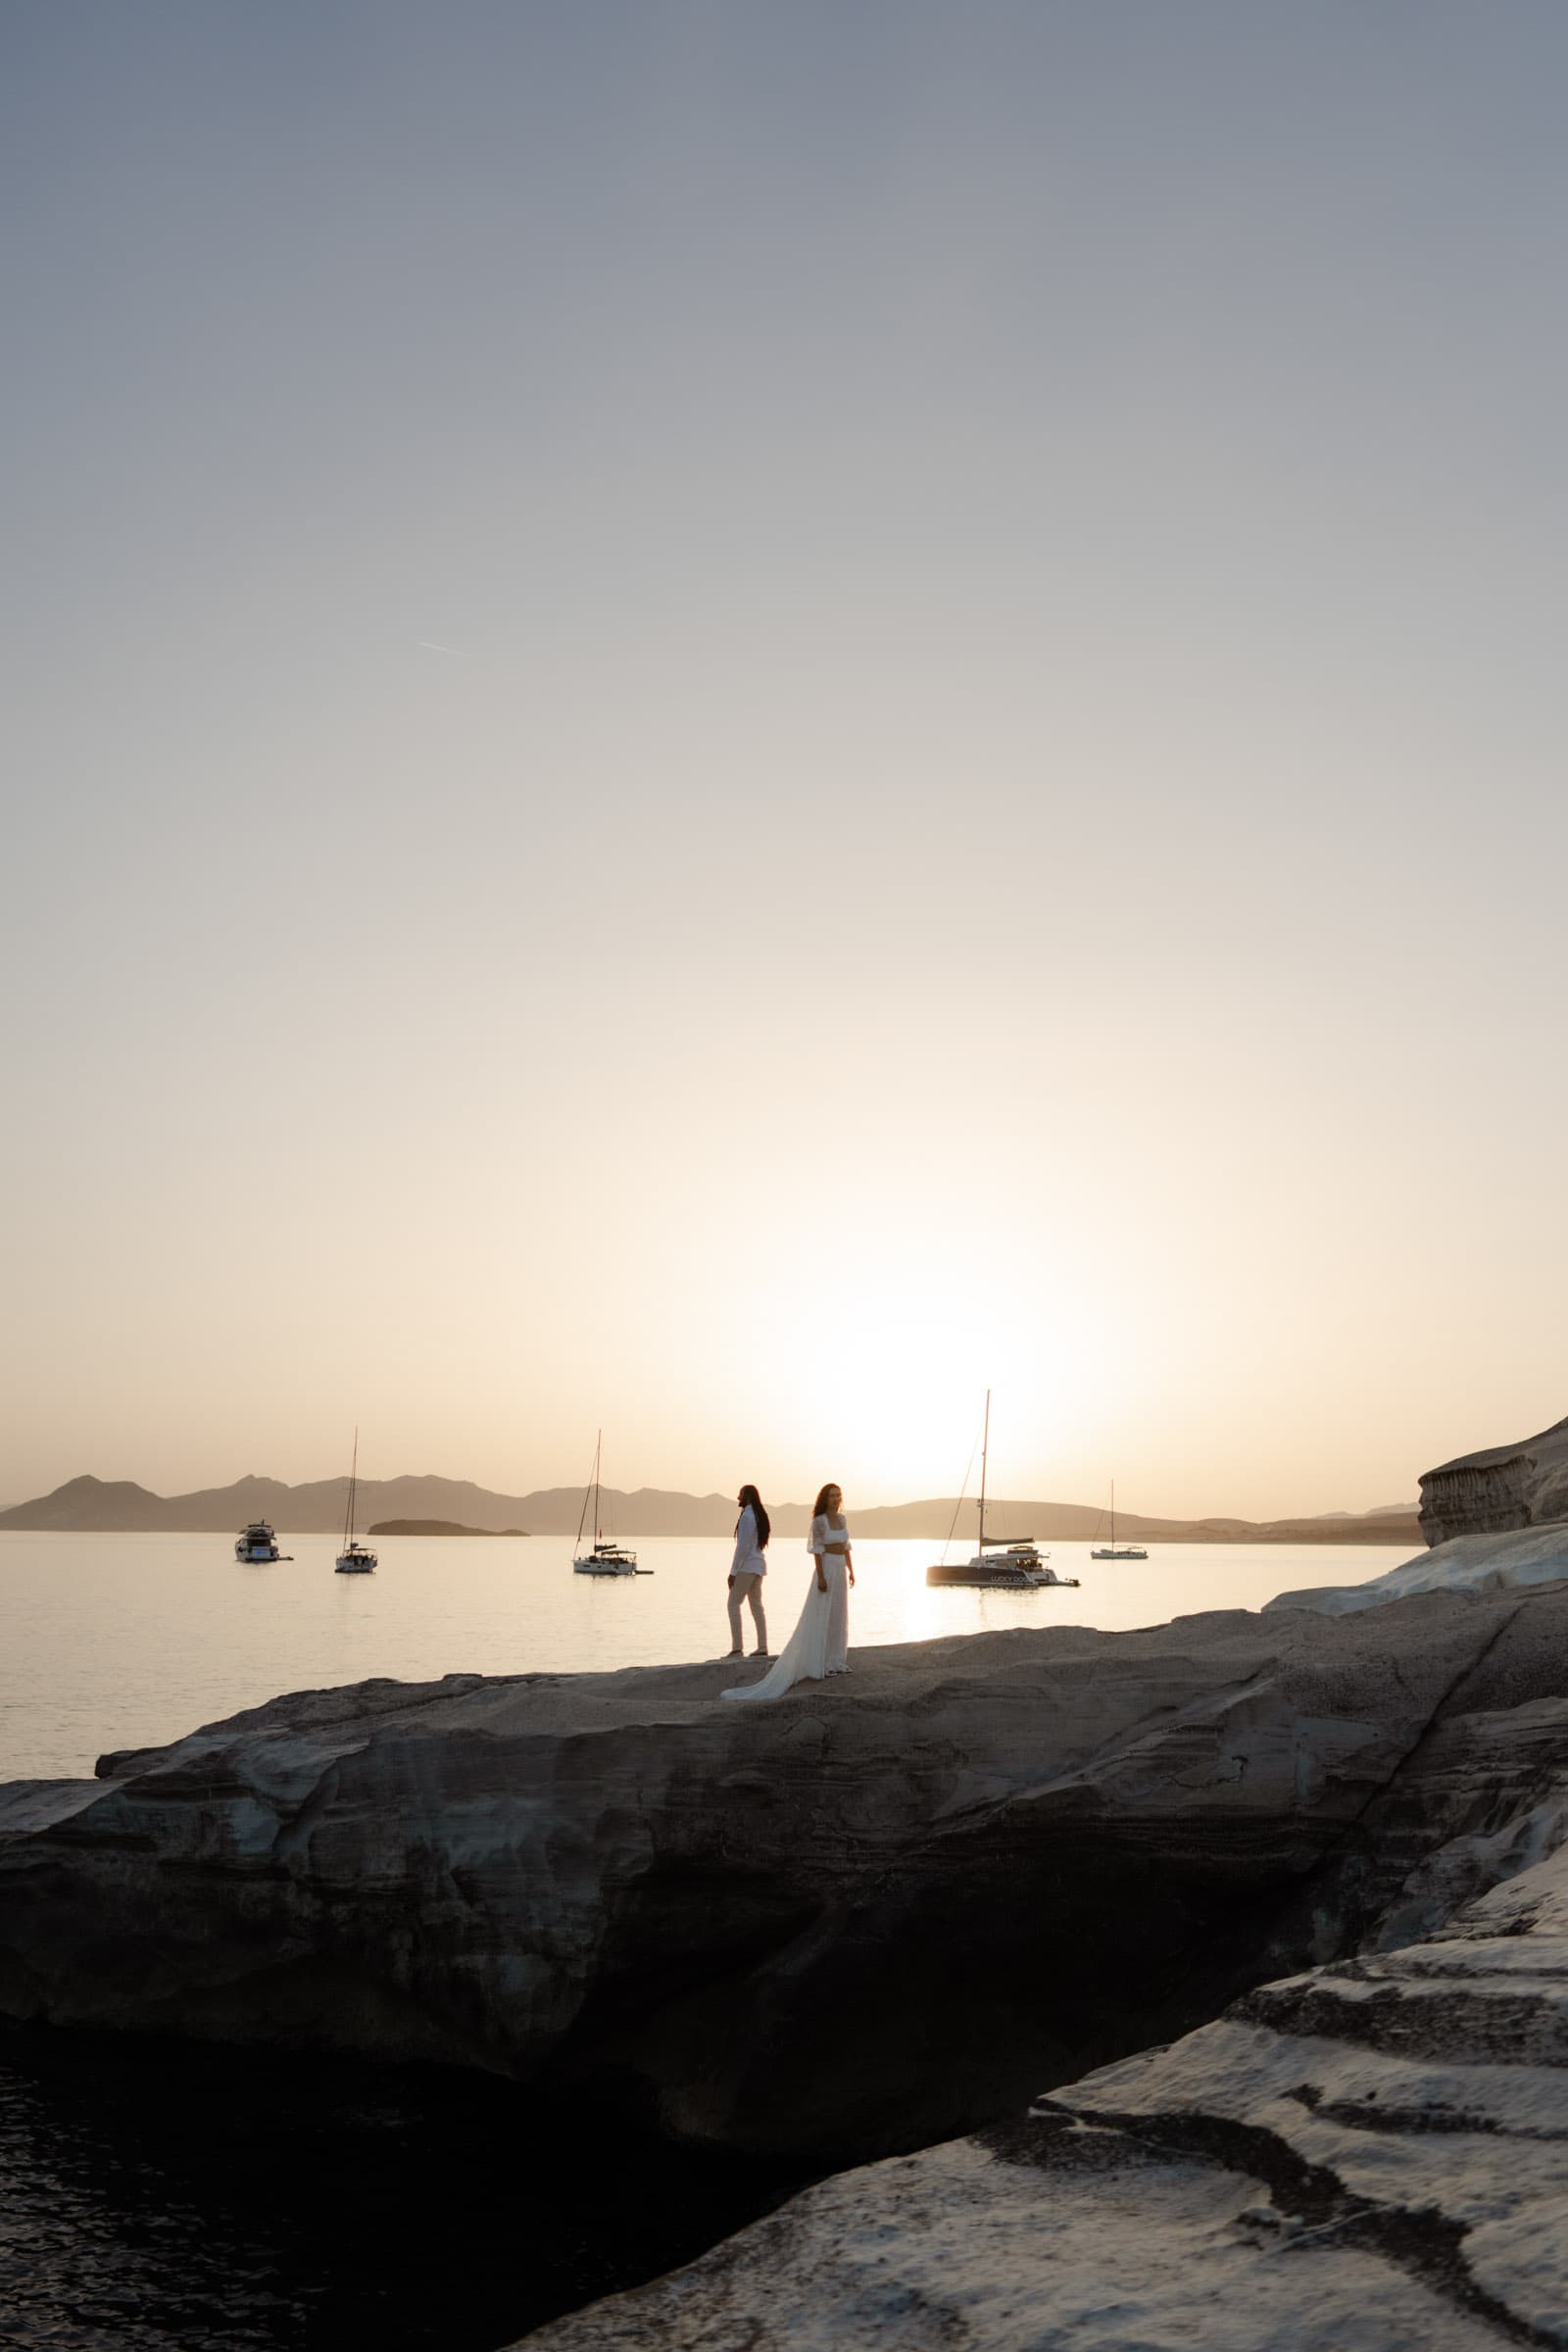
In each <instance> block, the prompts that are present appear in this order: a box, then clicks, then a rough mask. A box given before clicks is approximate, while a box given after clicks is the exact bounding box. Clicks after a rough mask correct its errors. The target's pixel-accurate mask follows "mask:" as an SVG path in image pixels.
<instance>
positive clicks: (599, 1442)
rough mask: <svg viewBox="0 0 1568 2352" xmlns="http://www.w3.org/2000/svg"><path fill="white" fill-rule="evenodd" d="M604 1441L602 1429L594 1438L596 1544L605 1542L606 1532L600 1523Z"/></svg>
mask: <svg viewBox="0 0 1568 2352" xmlns="http://www.w3.org/2000/svg"><path fill="white" fill-rule="evenodd" d="M604 1442H605V1433H604V1431H603V1430H601V1431H600V1432H599V1435H598V1437H597V1438H596V1439H595V1440H594V1542H595V1544H599V1543H602V1542H603V1540H604V1533H605V1531H604V1529H603V1528H602V1527H601V1526H600V1524H599V1449H600V1447H601V1446H603V1445H604Z"/></svg>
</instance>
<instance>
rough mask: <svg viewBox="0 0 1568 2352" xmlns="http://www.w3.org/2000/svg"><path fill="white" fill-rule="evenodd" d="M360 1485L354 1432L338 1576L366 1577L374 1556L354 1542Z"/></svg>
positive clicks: (358, 1459) (356, 1438)
mask: <svg viewBox="0 0 1568 2352" xmlns="http://www.w3.org/2000/svg"><path fill="white" fill-rule="evenodd" d="M359 1483H360V1433H359V1431H358V1430H356V1431H355V1432H354V1466H353V1468H352V1469H351V1470H350V1472H349V1507H348V1509H347V1510H346V1511H345V1512H344V1514H343V1548H342V1550H341V1551H340V1552H339V1553H338V1555H337V1573H338V1575H339V1576H368V1575H369V1573H370V1570H371V1569H372V1568H373V1567H374V1566H375V1554H374V1552H373V1551H368V1550H367V1549H366V1547H365V1545H364V1544H356V1543H355V1541H354V1496H355V1490H356V1489H357V1488H358V1486H359Z"/></svg>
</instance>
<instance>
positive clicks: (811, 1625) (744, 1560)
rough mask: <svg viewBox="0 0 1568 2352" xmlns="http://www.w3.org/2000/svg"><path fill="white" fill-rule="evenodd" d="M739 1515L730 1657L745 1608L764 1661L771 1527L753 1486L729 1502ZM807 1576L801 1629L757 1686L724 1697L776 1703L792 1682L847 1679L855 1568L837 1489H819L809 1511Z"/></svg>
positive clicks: (738, 1652)
mask: <svg viewBox="0 0 1568 2352" xmlns="http://www.w3.org/2000/svg"><path fill="white" fill-rule="evenodd" d="M735 1499H736V1501H737V1502H738V1503H739V1504H740V1506H741V1515H740V1517H739V1519H737V1520H736V1522H735V1557H734V1559H733V1560H732V1562H731V1563H730V1572H729V1631H730V1642H731V1648H730V1653H729V1654H730V1656H731V1657H732V1658H738V1657H742V1656H744V1654H745V1653H744V1651H743V1649H742V1647H741V1604H742V1602H743V1601H744V1602H745V1603H746V1604H747V1605H748V1606H749V1607H750V1609H751V1612H752V1621H753V1623H754V1624H755V1625H756V1627H757V1648H756V1650H755V1652H754V1655H755V1656H757V1657H759V1658H765V1657H766V1656H767V1654H768V1650H767V1619H766V1617H765V1616H764V1615H763V1613H762V1578H763V1577H764V1576H765V1575H766V1573H767V1562H766V1560H765V1559H764V1558H763V1554H764V1552H765V1551H766V1549H767V1542H768V1538H769V1536H770V1535H771V1533H772V1528H771V1526H770V1524H769V1521H768V1516H767V1512H766V1511H765V1509H764V1508H763V1506H762V1497H761V1496H760V1495H759V1493H758V1492H757V1489H756V1488H755V1487H742V1489H741V1491H740V1493H739V1495H737V1496H736V1497H735ZM806 1548H807V1550H808V1551H809V1553H810V1555H811V1561H812V1567H813V1570H814V1573H813V1575H812V1578H811V1582H810V1584H809V1586H808V1588H807V1593H806V1606H805V1607H804V1608H803V1609H802V1611H801V1618H800V1623H799V1624H798V1625H797V1626H796V1628H795V1631H794V1633H793V1634H791V1636H790V1638H789V1641H788V1642H787V1643H786V1644H785V1646H784V1649H783V1651H782V1652H781V1653H780V1655H779V1656H778V1657H777V1658H775V1659H774V1660H773V1662H772V1665H771V1666H770V1668H769V1670H768V1672H767V1673H766V1674H764V1675H763V1677H762V1679H761V1681H760V1683H743V1684H742V1685H741V1687H740V1689H739V1690H736V1691H725V1692H724V1696H725V1697H726V1698H782V1697H783V1695H784V1693H785V1691H788V1690H789V1689H790V1687H791V1685H792V1684H794V1683H812V1682H819V1681H820V1680H821V1679H822V1677H823V1676H824V1675H829V1674H848V1672H849V1670H850V1669H849V1646H850V1587H851V1585H853V1584H854V1582H855V1562H854V1560H853V1559H852V1558H851V1556H850V1528H849V1522H848V1520H847V1519H846V1518H845V1516H844V1495H843V1493H842V1491H841V1490H840V1489H839V1488H838V1487H832V1486H829V1487H824V1488H823V1489H822V1492H821V1494H820V1495H818V1496H817V1498H816V1500H815V1502H814V1503H813V1504H812V1506H811V1532H810V1534H809V1536H808V1537H807V1539H806Z"/></svg>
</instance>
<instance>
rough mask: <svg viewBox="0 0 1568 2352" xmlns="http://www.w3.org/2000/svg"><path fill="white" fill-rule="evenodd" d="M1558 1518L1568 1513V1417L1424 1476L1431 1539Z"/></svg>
mask: <svg viewBox="0 0 1568 2352" xmlns="http://www.w3.org/2000/svg"><path fill="white" fill-rule="evenodd" d="M1558 1519H1568V1421H1554V1422H1553V1423H1552V1425H1551V1427H1550V1429H1544V1430H1543V1431H1542V1432H1541V1434H1540V1436H1539V1437H1534V1438H1521V1439H1520V1440H1519V1441H1518V1442H1517V1444H1515V1445H1512V1446H1488V1447H1486V1448H1485V1449H1484V1450H1483V1451H1482V1452H1480V1453H1463V1454H1460V1455H1458V1457H1457V1458H1456V1459H1455V1460H1453V1461H1451V1462H1443V1463H1440V1465H1439V1466H1438V1468H1437V1469H1436V1470H1428V1471H1427V1472H1425V1474H1424V1475H1423V1477H1422V1480H1421V1532H1422V1534H1423V1535H1424V1536H1425V1537H1426V1540H1427V1542H1428V1543H1429V1544H1446V1543H1449V1542H1450V1541H1451V1540H1452V1539H1453V1538H1454V1537H1455V1536H1499V1535H1506V1534H1508V1533H1509V1531H1510V1530H1512V1529H1514V1528H1520V1527H1542V1526H1545V1525H1546V1524H1548V1523H1549V1522H1551V1521H1553V1520H1558Z"/></svg>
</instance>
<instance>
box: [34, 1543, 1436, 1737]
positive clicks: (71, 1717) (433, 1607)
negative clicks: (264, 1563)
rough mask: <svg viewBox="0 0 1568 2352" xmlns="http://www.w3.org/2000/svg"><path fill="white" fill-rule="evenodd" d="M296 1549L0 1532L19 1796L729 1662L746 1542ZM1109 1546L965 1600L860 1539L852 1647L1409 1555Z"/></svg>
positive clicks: (1283, 1581) (1247, 1595)
mask: <svg viewBox="0 0 1568 2352" xmlns="http://www.w3.org/2000/svg"><path fill="white" fill-rule="evenodd" d="M278 1541H279V1543H280V1544H281V1545H282V1548H283V1549H284V1550H285V1551H287V1552H291V1553H292V1554H293V1555H294V1556H293V1557H292V1559H287V1560H280V1561H277V1562H276V1563H275V1564H273V1565H271V1566H269V1567H257V1568H242V1567H240V1566H239V1565H238V1563H237V1562H236V1561H235V1558H234V1540H233V1537H232V1536H226V1535H213V1536H66V1535H47V1536H42V1535H40V1536H32V1535H16V1534H11V1533H3V1534H0V1781H7V1780H25V1779H28V1780H30V1779H54V1778H59V1777H71V1776H74V1775H81V1774H90V1773H91V1771H92V1768H93V1763H94V1760H95V1759H96V1758H97V1757H98V1756H100V1755H102V1754H103V1753H104V1751H105V1750H106V1749H108V1748H116V1747H140V1746H147V1745H152V1744H154V1743H157V1742H161V1741H164V1740H177V1739H179V1738H180V1737H181V1736H182V1735H183V1734H184V1733H186V1732H191V1731H194V1730H195V1729H196V1728H197V1726H198V1725H200V1724H204V1723H212V1722H215V1721H217V1720H219V1719H220V1718H221V1717H222V1716H225V1715H231V1714H233V1713H234V1712H235V1710H236V1709H237V1708H240V1707H252V1706H257V1705H259V1704H260V1703H261V1701H262V1700H264V1699H268V1698H274V1697H276V1696H277V1695H278V1693H279V1692H280V1691H306V1690H319V1689H322V1688H324V1687H329V1686H331V1685H334V1684H338V1683H356V1682H361V1681H363V1680H364V1679H365V1678H366V1677H367V1676H368V1675H390V1676H392V1677H393V1678H394V1679H396V1680H398V1681H400V1682H424V1681H429V1680H432V1679H434V1678H436V1677H439V1676H440V1675H443V1674H456V1673H481V1674H524V1673H572V1672H582V1671H595V1670H599V1669H605V1668H611V1667H616V1666H650V1665H657V1664H659V1663H661V1662H662V1661H668V1660H675V1659H686V1658H703V1657H717V1656H718V1655H719V1654H720V1653H721V1652H722V1651H724V1650H726V1649H727V1648H728V1647H729V1627H728V1621H727V1619H726V1617H725V1614H724V1577H725V1572H726V1570H727V1569H728V1566H729V1560H730V1545H729V1544H728V1542H727V1541H717V1540H715V1539H713V1538H696V1539H692V1540H682V1539H677V1538H674V1537H661V1538H657V1539H654V1540H651V1541H647V1542H642V1543H639V1544H637V1549H638V1553H639V1557H640V1559H641V1561H642V1564H643V1566H644V1567H646V1568H651V1569H652V1570H653V1571H654V1573H653V1575H651V1576H639V1577H636V1578H629V1577H628V1578H609V1577H587V1576H574V1575H573V1574H572V1572H571V1554H572V1545H571V1544H570V1542H569V1541H568V1540H567V1539H566V1538H564V1537H546V1536H534V1537H528V1538H507V1537H495V1538H486V1539H481V1538H477V1537H449V1538H441V1537H430V1536H420V1537H415V1536H401V1537H394V1536H383V1537H378V1538H377V1539H376V1541H375V1550H376V1552H377V1554H378V1556H379V1559H380V1567H379V1568H378V1570H377V1571H376V1573H375V1575H374V1576H338V1575H335V1574H334V1572H333V1567H332V1562H333V1559H334V1557H335V1556H336V1553H337V1551H338V1548H339V1546H338V1543H337V1540H336V1538H335V1537H333V1536H326V1535H315V1536H283V1535H280V1536H279V1538H278ZM965 1548H966V1547H964V1546H955V1556H962V1553H963V1550H964V1549H965ZM1089 1549H1090V1547H1089V1545H1088V1544H1052V1545H1051V1546H1050V1550H1051V1560H1052V1565H1053V1567H1054V1569H1055V1571H1056V1574H1057V1575H1058V1576H1076V1577H1079V1578H1080V1579H1081V1580H1082V1582H1081V1586H1080V1589H1079V1590H1078V1591H1077V1592H1076V1593H1074V1592H1064V1591H1054V1590H1051V1589H1047V1590H1045V1591H1039V1592H1034V1593H965V1592H961V1591H960V1592H954V1591H935V1592H933V1591H932V1590H931V1589H930V1588H929V1587H928V1586H927V1584H926V1582H925V1571H926V1568H927V1566H928V1565H929V1563H930V1562H931V1561H932V1560H934V1559H936V1558H938V1557H939V1556H940V1554H941V1550H942V1546H941V1544H932V1543H862V1544H857V1545H856V1547H855V1564H856V1576H857V1584H856V1589H855V1593H854V1594H853V1595H852V1598H851V1604H850V1643H851V1647H852V1648H854V1647H856V1646H857V1645H866V1644H870V1643H874V1642H924V1641H929V1640H930V1639H931V1638H932V1637H933V1636H935V1635H939V1634H965V1633H978V1632H980V1631H982V1630H985V1629H989V1628H992V1627H996V1626H1008V1625H1041V1626H1046V1625H1093V1626H1101V1627H1104V1628H1106V1629H1109V1630H1113V1631H1114V1630H1123V1629H1125V1628H1127V1627H1130V1626H1139V1625H1158V1624H1162V1623H1163V1622H1164V1621H1165V1620H1166V1619H1167V1618H1170V1617H1175V1616H1184V1615H1188V1614H1190V1613H1191V1612H1193V1611H1194V1610H1198V1609H1235V1608H1242V1609H1255V1608H1258V1607H1260V1606H1261V1605H1262V1603H1263V1602H1264V1601H1265V1600H1269V1599H1271V1598H1272V1597H1273V1595H1274V1594H1275V1593H1282V1592H1286V1591H1289V1590H1292V1589H1294V1588H1296V1587H1299V1586H1302V1585H1330V1584H1334V1585H1350V1584H1360V1583H1362V1582H1363V1581H1364V1580H1365V1579H1366V1578H1368V1577H1372V1576H1381V1575H1382V1574H1383V1573H1384V1572H1385V1570H1387V1569H1390V1568H1393V1567H1395V1566H1396V1565H1397V1562H1398V1561H1400V1560H1401V1559H1403V1558H1405V1557H1407V1556H1408V1555H1407V1553H1406V1552H1404V1551H1402V1550H1400V1549H1399V1547H1398V1546H1397V1545H1385V1544H1379V1545H1370V1544H1368V1545H1363V1544H1310V1545H1285V1544H1245V1545H1244V1544H1166V1545H1164V1546H1163V1547H1160V1546H1151V1550H1150V1556H1149V1558H1148V1560H1147V1561H1132V1560H1127V1561H1101V1560H1092V1559H1091V1558H1090V1557H1089ZM769 1556H770V1560H771V1563H772V1564H771V1567H770V1569H769V1572H768V1577H767V1583H766V1588H765V1591H766V1599H767V1608H768V1619H769V1633H770V1637H771V1642H772V1646H773V1647H774V1648H775V1649H778V1648H781V1647H782V1646H783V1642H784V1639H785V1637H786V1636H787V1635H788V1633H789V1631H790V1628H791V1627H792V1626H793V1625H794V1623H795V1619H796V1616H797V1614H798V1612H799V1610H800V1606H801V1601H802V1599H803V1597H804V1595H805V1592H806V1587H807V1582H808V1579H809V1575H810V1569H809V1564H808V1561H807V1556H806V1551H805V1547H804V1545H803V1544H801V1542H800V1540H799V1539H798V1538H790V1539H788V1540H786V1539H783V1538H779V1539H777V1540H776V1541H775V1543H774V1544H773V1547H772V1550H771V1553H770V1555H769ZM747 1622H748V1642H749V1641H750V1620H749V1619H748V1621H747Z"/></svg>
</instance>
